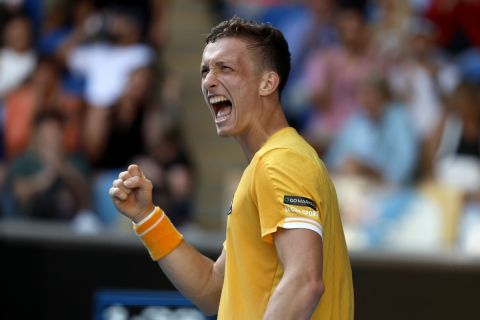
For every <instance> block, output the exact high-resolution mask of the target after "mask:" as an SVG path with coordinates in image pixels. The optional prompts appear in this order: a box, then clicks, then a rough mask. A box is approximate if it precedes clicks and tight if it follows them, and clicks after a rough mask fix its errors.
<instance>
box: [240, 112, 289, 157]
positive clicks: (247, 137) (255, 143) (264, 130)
mask: <svg viewBox="0 0 480 320" xmlns="http://www.w3.org/2000/svg"><path fill="white" fill-rule="evenodd" d="M272 109H273V110H272ZM272 109H270V110H269V109H266V110H267V111H266V112H264V113H263V114H262V115H261V117H260V119H259V120H260V121H258V122H257V123H256V125H254V126H252V127H251V128H250V129H249V130H248V131H247V132H246V133H244V134H241V135H238V136H235V139H236V140H237V141H238V143H239V144H240V146H241V147H242V150H243V152H244V154H245V157H246V158H247V160H248V162H250V161H251V160H252V158H253V156H254V155H255V153H256V152H257V151H258V150H260V148H261V147H262V146H263V145H264V144H265V142H267V140H268V139H269V138H270V137H271V136H272V135H273V134H275V133H276V132H277V131H279V130H281V129H283V128H286V127H288V122H287V120H286V118H285V115H284V113H283V111H282V109H281V106H280V104H278V105H276V106H275V107H274V108H272Z"/></svg>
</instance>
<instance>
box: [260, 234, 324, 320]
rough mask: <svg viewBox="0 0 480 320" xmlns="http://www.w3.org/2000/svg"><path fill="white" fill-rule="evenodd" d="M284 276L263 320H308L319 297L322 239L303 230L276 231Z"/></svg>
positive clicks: (277, 246)
mask: <svg viewBox="0 0 480 320" xmlns="http://www.w3.org/2000/svg"><path fill="white" fill-rule="evenodd" d="M274 241H275V247H276V249H277V254H278V257H279V259H280V261H281V262H282V265H283V268H284V274H283V277H282V279H281V280H280V283H279V284H278V286H277V288H276V289H275V291H274V292H273V295H272V297H271V298H270V301H269V303H268V306H267V310H266V312H265V317H264V319H292V320H293V319H295V320H298V319H310V317H311V316H312V313H313V312H314V310H315V308H316V306H317V305H318V303H319V301H320V297H321V296H322V294H323V290H324V286H323V278H322V273H323V250H322V239H321V237H320V235H318V234H317V233H315V232H313V231H311V230H306V229H280V230H279V231H277V232H276V233H275V235H274Z"/></svg>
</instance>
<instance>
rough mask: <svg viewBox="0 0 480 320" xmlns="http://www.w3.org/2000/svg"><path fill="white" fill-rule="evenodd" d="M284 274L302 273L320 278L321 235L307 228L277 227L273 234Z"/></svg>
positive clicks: (321, 264)
mask: <svg viewBox="0 0 480 320" xmlns="http://www.w3.org/2000/svg"><path fill="white" fill-rule="evenodd" d="M273 239H274V243H275V248H276V251H277V255H278V258H279V259H280V261H281V263H282V265H283V268H284V274H285V275H288V274H302V275H305V276H308V277H311V278H313V279H315V280H321V279H322V274H323V244H322V238H321V236H320V235H319V234H318V233H316V232H314V231H312V230H308V229H284V228H279V229H278V230H277V232H275V233H274V235H273Z"/></svg>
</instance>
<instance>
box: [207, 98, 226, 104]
mask: <svg viewBox="0 0 480 320" xmlns="http://www.w3.org/2000/svg"><path fill="white" fill-rule="evenodd" d="M225 101H228V99H227V98H225V97H224V96H215V97H211V98H210V99H209V102H210V103H211V104H214V103H219V102H225Z"/></svg>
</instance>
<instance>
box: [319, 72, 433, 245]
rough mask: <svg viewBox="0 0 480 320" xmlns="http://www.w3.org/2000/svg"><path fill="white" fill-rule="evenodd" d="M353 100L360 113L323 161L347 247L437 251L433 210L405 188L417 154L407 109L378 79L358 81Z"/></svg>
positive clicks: (334, 143) (382, 81) (410, 176)
mask: <svg viewBox="0 0 480 320" xmlns="http://www.w3.org/2000/svg"><path fill="white" fill-rule="evenodd" d="M358 101H359V109H358V110H357V111H356V112H355V113H354V114H353V115H352V116H351V118H350V119H349V120H348V121H347V122H346V124H345V126H344V127H343V129H342V130H341V131H340V133H339V135H338V136H337V137H336V139H335V140H334V141H333V143H332V145H331V147H330V149H329V150H328V152H327V155H326V158H325V162H326V164H327V166H328V167H329V168H330V170H331V171H332V174H333V177H334V183H335V185H336V188H337V192H338V197H339V202H340V206H341V208H342V210H341V211H342V218H343V222H344V227H345V234H346V238H347V243H348V245H349V246H350V247H351V248H358V247H363V248H364V247H390V248H408V249H409V250H413V249H415V250H423V249H432V248H438V247H439V246H441V236H440V234H441V228H440V227H439V225H440V224H441V221H440V219H439V218H438V215H437V212H438V209H437V207H436V206H435V204H434V203H432V202H431V201H429V199H427V198H426V197H424V196H423V195H422V194H419V193H418V192H416V191H415V190H414V189H411V188H410V182H411V181H412V180H411V179H412V174H413V171H414V169H415V167H416V160H417V153H418V150H417V142H416V136H415V133H414V132H413V129H412V124H411V123H410V118H409V116H408V113H407V111H406V110H405V109H404V106H403V105H401V104H398V103H395V102H393V101H392V100H391V98H390V94H389V89H388V85H387V82H386V80H385V79H384V78H382V77H379V76H370V77H368V78H367V79H366V80H364V81H363V82H362V83H361V86H360V88H359V98H358ZM424 224H426V225H424ZM419 230H420V232H419Z"/></svg>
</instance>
